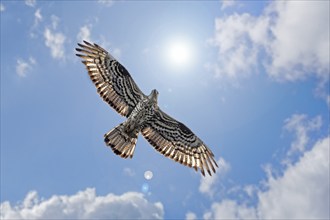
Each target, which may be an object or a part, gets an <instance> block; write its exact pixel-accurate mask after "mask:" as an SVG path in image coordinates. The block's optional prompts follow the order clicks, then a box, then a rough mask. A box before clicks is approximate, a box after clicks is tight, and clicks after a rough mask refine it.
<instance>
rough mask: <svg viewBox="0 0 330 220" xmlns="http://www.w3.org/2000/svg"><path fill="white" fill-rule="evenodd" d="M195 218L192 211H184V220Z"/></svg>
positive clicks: (193, 219)
mask: <svg viewBox="0 0 330 220" xmlns="http://www.w3.org/2000/svg"><path fill="white" fill-rule="evenodd" d="M195 219H197V216H196V214H195V213H193V212H187V213H186V220H195Z"/></svg>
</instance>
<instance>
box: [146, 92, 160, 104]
mask: <svg viewBox="0 0 330 220" xmlns="http://www.w3.org/2000/svg"><path fill="white" fill-rule="evenodd" d="M158 94H159V93H158V91H157V90H156V89H153V90H152V91H151V93H150V95H149V96H148V97H149V100H151V101H152V103H154V104H155V105H157V99H158Z"/></svg>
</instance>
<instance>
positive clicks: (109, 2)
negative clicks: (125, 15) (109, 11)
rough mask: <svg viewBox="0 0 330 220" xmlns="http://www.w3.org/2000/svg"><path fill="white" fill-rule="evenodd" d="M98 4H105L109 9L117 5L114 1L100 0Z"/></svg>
mask: <svg viewBox="0 0 330 220" xmlns="http://www.w3.org/2000/svg"><path fill="white" fill-rule="evenodd" d="M98 3H100V4H103V5H105V6H107V7H110V6H112V5H113V4H114V3H115V1H114V0H98Z"/></svg>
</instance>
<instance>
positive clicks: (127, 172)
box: [123, 167, 136, 177]
mask: <svg viewBox="0 0 330 220" xmlns="http://www.w3.org/2000/svg"><path fill="white" fill-rule="evenodd" d="M123 171H124V174H125V175H127V176H130V177H133V176H135V175H136V174H135V172H134V171H133V170H132V169H131V168H129V167H125V168H124V170H123Z"/></svg>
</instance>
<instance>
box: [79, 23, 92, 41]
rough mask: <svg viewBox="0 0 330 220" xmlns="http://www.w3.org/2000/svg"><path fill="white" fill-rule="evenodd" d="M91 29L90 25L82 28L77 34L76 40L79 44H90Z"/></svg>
mask: <svg viewBox="0 0 330 220" xmlns="http://www.w3.org/2000/svg"><path fill="white" fill-rule="evenodd" d="M91 28H92V27H91V25H84V26H82V27H81V28H80V30H79V33H78V34H77V40H78V41H79V42H82V41H83V40H86V41H88V42H91Z"/></svg>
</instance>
